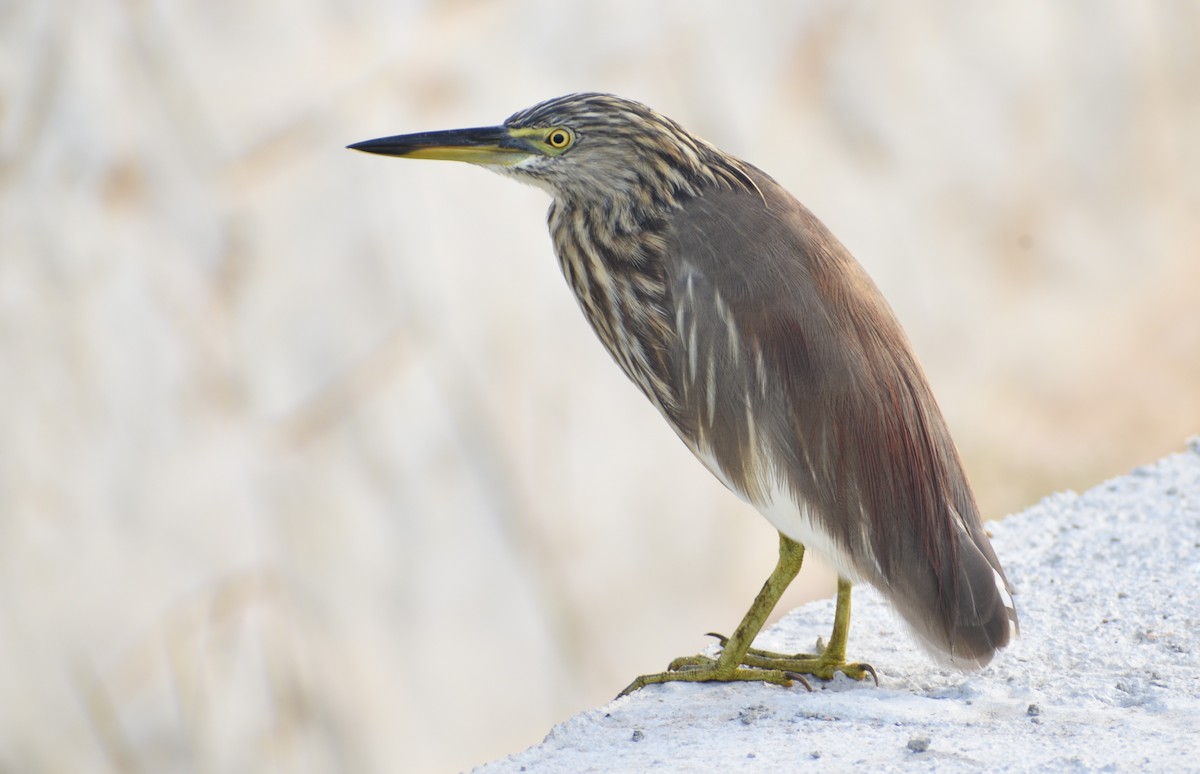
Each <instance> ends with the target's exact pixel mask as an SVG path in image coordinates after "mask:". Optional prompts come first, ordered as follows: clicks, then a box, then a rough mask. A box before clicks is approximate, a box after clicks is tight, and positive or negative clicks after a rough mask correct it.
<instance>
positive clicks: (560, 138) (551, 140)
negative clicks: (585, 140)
mask: <svg viewBox="0 0 1200 774" xmlns="http://www.w3.org/2000/svg"><path fill="white" fill-rule="evenodd" d="M574 141H575V134H574V133H573V132H572V131H571V130H570V129H564V128H562V127H555V128H554V129H551V130H550V131H549V132H547V133H546V144H547V145H549V146H550V147H551V148H553V149H554V150H566V149H567V148H569V147H570V146H571V143H573V142H574Z"/></svg>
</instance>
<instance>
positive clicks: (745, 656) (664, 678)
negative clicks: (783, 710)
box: [620, 533, 879, 696]
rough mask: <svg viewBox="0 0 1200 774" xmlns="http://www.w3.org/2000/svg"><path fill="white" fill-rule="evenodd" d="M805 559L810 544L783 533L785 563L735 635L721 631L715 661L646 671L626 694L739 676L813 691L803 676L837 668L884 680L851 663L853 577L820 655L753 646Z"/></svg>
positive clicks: (696, 659) (827, 674) (842, 584)
mask: <svg viewBox="0 0 1200 774" xmlns="http://www.w3.org/2000/svg"><path fill="white" fill-rule="evenodd" d="M803 562H804V546H802V545H800V544H799V543H797V542H795V541H794V540H791V539H789V538H787V537H785V536H784V535H783V534H782V533H781V534H780V535H779V561H778V563H777V564H776V565H775V570H774V572H772V573H771V577H770V578H767V582H766V583H764V584H763V587H762V591H760V592H758V596H757V597H755V599H754V604H752V605H751V606H750V610H749V611H747V613H746V615H745V617H744V618H743V619H742V622H741V623H740V624H738V627H737V629H735V630H734V632H733V635H732V636H730V637H723V636H721V635H719V634H714V635H712V636H714V637H716V638H717V639H718V640H720V642H721V655H720V656H718V657H717V658H716V659H715V660H714V659H711V658H709V657H707V656H690V657H686V658H678V659H675V660H674V661H672V662H671V664H670V666H668V667H667V671H666V672H659V673H657V674H650V675H642V676H641V677H639V678H637V679H636V680H634V681H633V682H632V683H630V684H629V686H628V687H627V688H626V689H625V690H623V691H621V693H620V695H621V696H624V695H626V694H628V693H632V692H634V691H636V690H638V689H639V688H644V687H645V686H647V685H652V684H654V683H665V682H671V681H675V680H684V681H688V682H709V681H715V682H729V681H734V680H756V681H761V682H767V683H774V684H776V685H791V684H792V681H793V680H800V681H801V682H803V683H804V685H805V687H807V688H809V690H812V687H811V686H809V684H808V681H807V680H805V679H804V677H803V675H812V676H814V677H819V678H821V679H823V680H831V679H833V676H834V674H835V673H837V672H841V673H842V674H844V675H846V676H847V677H852V678H854V679H855V680H864V679H866V677H867V675H870V676H871V677H872V678H874V680H875V684H876V685H878V684H879V677H878V676H877V675H876V674H875V669H874V668H873V667H872V666H871V665H870V664H847V663H846V640H847V638H848V636H849V634H850V581H848V580H845V579H843V578H838V593H837V607H836V611H835V613H834V617H833V632H832V633H831V634H830V635H829V644H828V645H825V646H824V647H822V646H821V643H820V642H819V641H818V643H817V647H818V649H820V650H821V653H820V654H810V653H797V654H793V655H784V654H779V653H772V652H770V651H765V650H759V649H757V648H752V647H750V645H751V643H753V642H754V638H755V637H756V636H757V635H758V632H759V630H760V629H762V626H763V624H764V623H765V622H766V620H767V616H769V615H770V614H771V610H772V609H774V607H775V604H776V603H777V602H778V601H779V597H780V596H782V595H783V591H784V589H786V588H787V587H788V584H789V583H791V582H792V579H794V578H795V577H796V574H797V573H798V572H800V565H801V564H802V563H803Z"/></svg>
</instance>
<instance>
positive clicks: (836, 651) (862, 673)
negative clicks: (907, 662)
mask: <svg viewBox="0 0 1200 774" xmlns="http://www.w3.org/2000/svg"><path fill="white" fill-rule="evenodd" d="M850 587H851V584H850V581H848V580H846V579H845V578H838V590H837V606H836V608H835V609H834V614H833V632H831V633H830V635H829V643H828V644H823V643H822V642H821V641H820V640H819V639H818V640H817V650H819V651H821V652H820V653H819V654H814V653H796V654H793V655H785V654H781V653H771V652H770V651H766V650H759V649H758V648H750V649H749V650H747V651H746V654H745V656H743V658H742V664H744V665H746V666H748V667H756V668H759V669H782V670H786V671H788V672H796V673H798V674H805V675H812V676H813V677H819V678H821V679H822V680H832V679H833V676H834V674H836V673H837V672H841V673H842V674H844V675H846V676H847V677H852V678H854V679H855V680H865V679H867V675H870V676H871V679H873V680H874V681H875V684H876V685H879V675H877V674H875V667H873V666H871V665H870V664H857V663H856V664H847V663H846V641H847V639H849V636H850ZM713 636H714V637H716V638H717V639H718V640H720V641H721V643H722V644H724V642H725V640H726V638H725V637H722V636H721V635H719V634H714V635H713Z"/></svg>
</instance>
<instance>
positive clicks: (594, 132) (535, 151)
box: [349, 94, 736, 206]
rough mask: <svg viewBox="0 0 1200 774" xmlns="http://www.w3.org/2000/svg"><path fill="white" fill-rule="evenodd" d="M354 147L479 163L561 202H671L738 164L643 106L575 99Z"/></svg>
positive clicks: (600, 97)
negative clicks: (493, 120) (481, 123)
mask: <svg viewBox="0 0 1200 774" xmlns="http://www.w3.org/2000/svg"><path fill="white" fill-rule="evenodd" d="M349 147H350V148H352V149H354V150H360V151H366V152H368V153H379V154H383V155H386V156H402V157H406V158H414V159H447V160H451V161H465V162H468V163H470V164H478V165H480V166H483V167H487V168H488V169H491V170H493V171H495V172H499V173H501V174H504V175H510V176H513V177H516V178H518V179H521V180H524V181H525V182H529V183H532V184H534V185H537V186H539V187H541V188H544V189H546V190H548V191H549V192H550V193H551V195H553V196H554V197H555V199H556V200H572V201H581V200H582V201H589V200H596V199H601V198H603V199H610V200H611V199H614V198H621V197H629V198H634V199H637V198H640V199H643V200H645V201H642V202H641V204H642V205H643V206H653V205H655V204H660V205H661V204H670V203H673V202H675V201H676V200H677V199H678V198H679V196H680V195H681V194H684V195H687V194H694V193H696V192H697V191H698V190H699V189H701V188H702V187H704V186H705V185H706V184H713V183H716V182H717V181H718V179H720V177H721V175H720V174H719V168H721V167H727V166H728V165H729V164H730V163H733V164H736V162H733V160H732V159H730V158H729V157H727V156H725V155H724V154H723V153H721V152H720V151H719V150H717V149H716V148H714V147H713V146H711V145H709V144H708V143H707V142H705V141H703V140H701V139H699V138H697V137H694V136H693V135H691V134H689V133H688V132H687V131H686V130H685V129H683V128H682V127H681V126H679V125H678V124H676V123H675V122H674V121H672V120H670V119H669V118H666V117H665V116H662V115H660V114H658V113H656V112H655V111H653V110H651V109H650V108H648V107H646V106H645V105H642V104H641V103H638V102H634V101H632V100H628V99H624V98H621V97H616V96H613V95H611V94H569V95H567V96H565V97H558V98H556V99H551V100H547V101H546V102H542V103H540V104H538V105H534V106H533V107H531V108H528V109H526V110H522V111H520V112H518V113H515V114H513V115H512V116H510V117H509V118H508V120H506V121H505V122H504V123H503V124H501V125H499V126H489V127H479V128H474V129H452V130H449V131H439V132H422V133H418V134H403V135H397V136H394V137H382V138H379V139H377V140H367V141H365V142H360V143H355V144H354V145H351V146H349Z"/></svg>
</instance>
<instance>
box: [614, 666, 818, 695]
mask: <svg viewBox="0 0 1200 774" xmlns="http://www.w3.org/2000/svg"><path fill="white" fill-rule="evenodd" d="M795 680H799V681H800V683H801V684H802V685H804V687H805V688H807V689H808V690H810V691H811V690H812V686H811V685H810V684H809V682H808V680H805V679H804V675H802V674H799V673H796V672H791V671H788V670H786V669H769V668H768V669H764V668H761V667H757V666H745V667H742V666H734V667H732V668H726V667H724V666H723V665H721V664H719V663H718V661H717V659H714V658H709V657H708V656H685V657H684V658H677V659H675V660H674V661H672V662H671V663H670V665H669V666H668V667H667V671H666V672H658V673H656V674H650V675H642V676H641V677H639V678H637V679H636V680H634V681H633V682H632V683H630V684H629V685H628V686H626V688H625V690H623V691H621V692H620V693H619V694H617V697H618V698H620V697H621V696H626V695H628V694H631V693H633V692H634V691H637V690H639V689H641V688H645V687H646V686H647V685H653V684H655V683H669V682H679V681H682V682H694V683H707V682H722V683H724V682H738V681H753V682H763V683H771V684H772V685H781V686H784V687H791V685H792V682H793V681H795Z"/></svg>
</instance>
